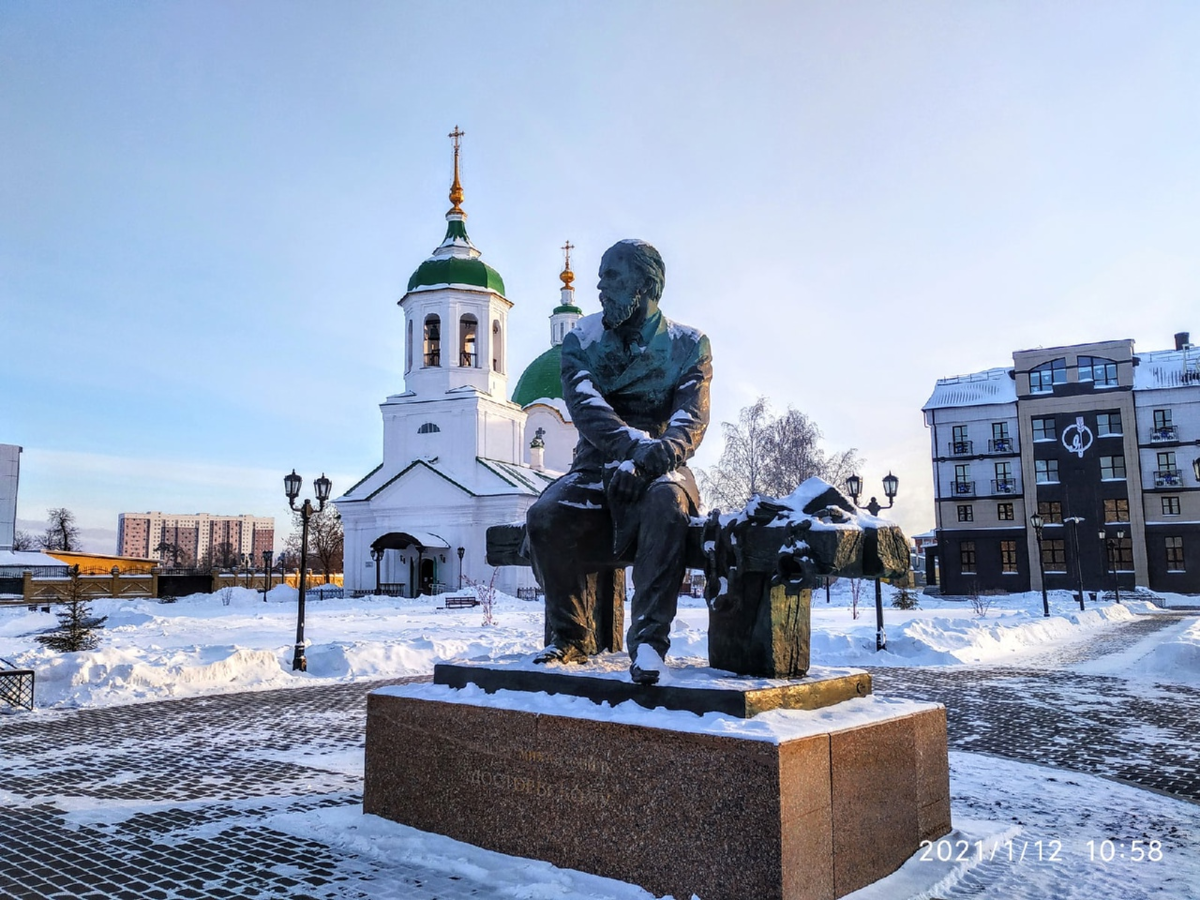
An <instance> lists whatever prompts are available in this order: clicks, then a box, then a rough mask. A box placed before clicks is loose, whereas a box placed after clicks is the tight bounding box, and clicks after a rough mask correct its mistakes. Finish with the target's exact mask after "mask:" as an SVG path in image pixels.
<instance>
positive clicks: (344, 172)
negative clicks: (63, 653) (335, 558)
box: [0, 0, 1200, 549]
mask: <svg viewBox="0 0 1200 900" xmlns="http://www.w3.org/2000/svg"><path fill="white" fill-rule="evenodd" d="M455 125H459V126H460V127H461V128H462V129H463V130H464V131H465V132H466V138H465V139H464V147H463V183H464V187H465V190H466V200H465V202H464V208H465V209H466V210H467V212H468V214H469V215H470V219H469V221H468V228H469V230H470V234H471V236H472V239H473V240H474V241H475V243H476V245H477V246H478V247H479V248H480V249H481V250H482V251H483V254H484V259H485V261H487V262H489V263H490V264H491V265H492V266H494V267H495V268H496V269H497V270H499V272H500V273H501V274H502V276H503V277H504V279H505V283H506V286H507V289H508V297H509V299H510V300H512V301H513V302H514V303H515V304H516V306H515V308H514V310H513V311H512V314H511V318H510V329H509V332H510V344H509V359H510V362H511V363H512V365H511V366H510V371H519V370H520V368H522V367H523V365H524V364H525V363H527V362H528V361H530V360H532V359H533V358H534V357H535V356H536V355H537V354H538V353H540V352H541V351H542V350H543V349H544V348H545V347H546V346H547V345H548V341H549V325H548V322H547V317H548V315H549V314H550V310H551V309H552V308H553V306H554V305H555V304H556V303H557V300H558V296H557V286H558V280H557V274H558V271H559V269H560V267H561V251H560V250H559V247H560V246H561V245H562V243H563V242H564V240H566V239H568V238H569V239H570V240H571V241H572V243H574V244H575V245H576V247H577V249H576V251H575V254H574V256H575V262H576V265H575V270H576V272H577V273H578V274H579V278H578V280H577V282H576V284H577V286H578V288H579V290H578V298H579V300H580V302H581V305H582V306H584V308H585V310H586V311H589V312H591V311H594V310H596V309H597V303H596V300H595V292H594V289H593V285H594V283H595V279H594V272H595V269H596V265H597V263H598V259H599V256H600V254H601V253H602V252H603V250H604V249H605V248H606V247H608V246H609V245H610V244H611V243H613V242H614V241H616V240H618V239H620V238H625V237H641V238H643V239H646V240H649V241H650V242H652V243H654V244H655V245H656V246H657V247H658V248H659V250H660V251H661V252H662V254H663V256H664V258H665V260H666V264H667V289H666V294H665V296H664V298H663V309H664V311H665V312H666V313H667V314H668V315H669V316H672V317H674V318H677V319H679V320H680V321H683V322H686V323H688V324H690V325H695V326H697V327H699V328H701V329H703V330H705V331H706V332H707V333H708V334H709V335H710V337H711V338H712V342H713V348H714V357H715V371H716V374H715V379H714V393H713V418H714V422H720V421H722V420H732V419H735V418H736V416H737V413H738V410H739V409H740V408H741V407H742V406H745V405H746V404H748V403H750V402H752V401H753V399H754V398H755V397H756V396H758V395H760V394H765V395H767V396H768V397H770V398H771V399H772V400H773V402H774V403H775V405H776V406H777V407H779V408H783V407H786V406H787V405H788V404H792V405H794V406H796V407H797V408H799V409H801V410H803V411H804V412H806V413H808V414H809V415H810V416H812V418H813V419H815V420H816V421H817V422H818V423H819V424H820V426H821V427H822V429H823V430H824V432H825V435H826V439H827V443H828V446H829V447H830V448H832V449H843V448H845V447H849V446H854V447H857V448H858V449H859V452H860V454H861V455H862V456H863V457H864V458H865V459H866V466H865V468H864V470H863V472H862V475H863V477H864V479H865V481H866V482H867V484H868V486H872V485H878V483H879V479H880V478H882V476H883V475H884V474H886V472H887V471H888V470H889V469H891V470H892V471H894V472H895V473H896V474H897V475H899V476H900V478H901V496H900V498H899V501H898V504H897V508H896V510H895V513H896V518H897V519H898V520H899V521H900V523H901V524H902V525H903V526H904V527H905V528H906V530H908V531H909V532H910V533H913V532H918V531H923V530H925V529H927V528H930V527H932V524H933V504H932V484H931V481H932V479H931V472H930V463H929V441H928V434H927V432H926V430H925V429H924V427H923V425H922V420H921V413H920V407H921V405H922V403H924V401H925V400H926V399H927V398H928V396H929V393H930V392H931V390H932V387H933V382H934V380H935V379H937V378H938V377H942V376H946V375H954V374H959V373H963V372H969V371H976V370H979V369H984V368H989V367H992V366H1002V365H1006V364H1010V363H1011V353H1012V351H1013V350H1014V349H1022V348H1028V347H1035V346H1043V345H1044V346H1052V345H1059V344H1067V343H1076V342H1080V341H1087V340H1095V339H1109V338H1127V337H1128V338H1134V339H1135V340H1136V341H1137V344H1138V348H1139V349H1141V350H1153V349H1162V348H1166V347H1170V346H1172V343H1171V341H1172V334H1173V333H1174V332H1176V331H1191V332H1193V334H1194V335H1195V334H1200V320H1197V319H1196V318H1195V314H1194V311H1195V310H1196V309H1197V304H1196V295H1197V291H1198V289H1200V258H1198V255H1197V253H1196V247H1197V235H1200V221H1198V219H1200V165H1198V162H1200V159H1198V151H1197V148H1198V147H1200V6H1197V5H1196V4H1193V3H1177V4H1174V3H1152V4H1138V3H1103V2H1101V3H1044V2H1038V3H1019V2H1006V3H999V2H995V3H991V2H974V3H957V2H956V3H937V2H923V3H904V4H897V3H865V2H863V3H852V4H849V3H842V4H832V3H811V2H788V3H767V2H739V3H732V2H722V3H706V2H694V0H693V2H657V3H642V2H637V3H635V2H608V3H582V2H580V3H561V2H520V3H517V2H512V3H474V2H458V3H454V4H439V3H418V2H412V3H407V2H406V3H399V2H390V3H371V2H351V3H333V2H324V3H317V2H296V3H274V2H250V3H244V2H243V3H232V2H230V3H225V2H213V0H206V2H176V3H169V4H164V3H116V2H110V3H102V4H101V3H84V2H58V3H6V4H4V5H3V6H2V7H0V159H3V165H2V166H0V334H3V336H4V341H3V344H4V348H3V352H2V353H0V442H6V443H16V444H20V445H22V446H23V447H24V448H25V453H24V454H23V457H22V470H21V476H22V477H21V493H20V506H19V510H18V515H19V517H20V519H21V520H23V521H25V522H29V521H35V522H36V521H40V520H41V519H42V518H43V517H44V514H45V510H46V508H48V507H51V506H68V507H70V508H72V509H74V510H75V511H76V512H77V514H78V515H79V518H80V520H81V523H82V524H83V525H84V526H86V527H89V528H95V529H101V530H103V529H107V530H109V531H111V532H113V535H114V536H115V528H116V515H117V513H119V512H122V511H135V510H147V509H157V510H162V511H165V512H189V511H207V512H214V513H243V512H245V513H253V514H256V515H275V516H276V517H277V518H278V519H279V523H278V524H279V526H280V530H281V531H284V530H286V529H285V527H284V521H283V517H284V516H285V514H286V502H285V501H284V499H283V492H282V476H283V475H284V474H286V473H287V472H289V471H290V470H291V469H292V468H293V467H295V468H296V470H297V471H298V472H300V473H301V474H302V475H304V476H305V478H306V490H309V491H310V490H311V488H310V487H309V486H310V485H311V480H312V479H313V478H315V477H316V476H317V475H318V474H320V473H321V471H325V472H326V473H327V474H329V476H330V477H331V478H332V479H333V480H334V490H335V494H336V493H338V492H339V490H340V489H344V488H346V487H349V485H350V484H351V483H353V481H355V480H357V479H358V478H359V477H361V476H362V475H363V474H365V473H366V472H367V471H369V470H370V469H371V468H372V467H374V466H375V465H376V464H377V462H378V458H379V455H380V452H381V449H380V435H381V426H380V419H379V411H378V404H379V403H380V402H381V401H382V400H383V398H384V397H385V396H386V395H387V394H389V393H395V392H397V391H399V390H401V389H402V386H403V375H402V373H403V359H402V342H401V338H402V334H403V316H402V314H401V313H400V310H399V308H398V307H397V306H396V300H397V299H399V297H400V296H401V295H402V293H403V289H404V285H405V283H406V281H407V279H408V276H409V274H410V273H411V272H412V270H413V269H415V268H416V266H417V265H418V264H419V263H420V262H421V261H422V260H423V259H424V258H425V257H426V256H428V254H429V253H430V251H432V249H433V248H434V246H436V244H437V243H438V242H439V241H440V239H441V237H442V233H443V231H444V221H443V218H442V215H443V213H444V212H445V210H446V208H447V205H448V203H447V199H446V193H447V189H448V186H449V180H450V144H449V141H448V140H447V138H446V134H447V133H448V132H449V131H450V130H451V129H452V128H453V127H454V126H455ZM512 384H515V379H514V380H513V382H512ZM512 384H510V389H511V387H512ZM719 437H720V432H719V429H717V428H714V429H713V430H711V431H710V433H709V437H708V439H707V441H706V443H705V446H704V447H703V448H702V450H701V454H700V456H699V458H698V460H697V462H698V464H700V465H701V466H703V465H704V464H705V463H711V462H713V461H715V459H716V457H717V455H718V453H719V450H720V439H719ZM95 549H111V547H103V546H96V547H95Z"/></svg>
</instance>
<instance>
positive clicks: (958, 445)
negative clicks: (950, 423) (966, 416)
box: [950, 425, 971, 456]
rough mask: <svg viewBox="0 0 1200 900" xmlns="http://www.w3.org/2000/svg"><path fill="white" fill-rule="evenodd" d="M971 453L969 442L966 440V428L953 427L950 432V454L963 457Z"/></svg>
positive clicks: (962, 426) (964, 426)
mask: <svg viewBox="0 0 1200 900" xmlns="http://www.w3.org/2000/svg"><path fill="white" fill-rule="evenodd" d="M970 452H971V442H970V441H969V440H967V426H966V425H955V426H954V427H953V428H952V429H951V432H950V454H951V455H952V456H964V455H966V454H968V453H970Z"/></svg>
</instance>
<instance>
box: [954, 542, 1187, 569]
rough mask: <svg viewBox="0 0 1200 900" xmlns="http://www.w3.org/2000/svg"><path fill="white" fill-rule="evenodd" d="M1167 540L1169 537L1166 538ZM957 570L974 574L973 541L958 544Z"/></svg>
mask: <svg viewBox="0 0 1200 900" xmlns="http://www.w3.org/2000/svg"><path fill="white" fill-rule="evenodd" d="M1168 540H1169V538H1168ZM958 562H959V570H960V571H961V572H962V574H964V575H974V574H975V542H974V541H963V542H962V543H961V544H959V545H958Z"/></svg>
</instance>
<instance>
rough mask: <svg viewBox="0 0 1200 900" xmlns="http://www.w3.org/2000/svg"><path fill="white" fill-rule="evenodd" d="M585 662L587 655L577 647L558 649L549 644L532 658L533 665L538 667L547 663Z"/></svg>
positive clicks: (554, 645)
mask: <svg viewBox="0 0 1200 900" xmlns="http://www.w3.org/2000/svg"><path fill="white" fill-rule="evenodd" d="M587 660H588V658H587V654H586V653H584V652H583V651H582V650H580V649H579V648H578V647H559V646H558V645H557V644H551V645H550V646H549V647H547V648H546V649H545V650H543V651H542V652H541V653H539V654H538V655H537V656H535V657H534V658H533V661H534V663H536V664H539V665H540V664H543V663H549V662H561V663H585V662H587Z"/></svg>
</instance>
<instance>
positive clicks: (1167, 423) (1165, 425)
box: [1150, 409, 1179, 441]
mask: <svg viewBox="0 0 1200 900" xmlns="http://www.w3.org/2000/svg"><path fill="white" fill-rule="evenodd" d="M1150 440H1152V441H1177V440H1179V432H1178V431H1176V430H1175V423H1173V422H1172V421H1171V411H1170V410H1169V409H1156V410H1155V411H1154V430H1153V431H1151V432H1150Z"/></svg>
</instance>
